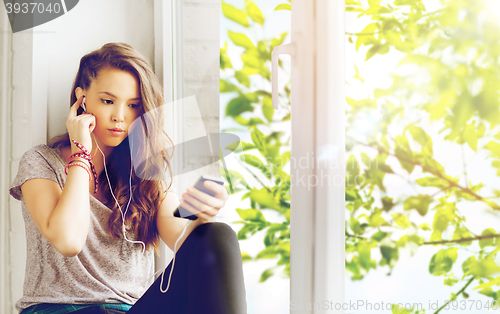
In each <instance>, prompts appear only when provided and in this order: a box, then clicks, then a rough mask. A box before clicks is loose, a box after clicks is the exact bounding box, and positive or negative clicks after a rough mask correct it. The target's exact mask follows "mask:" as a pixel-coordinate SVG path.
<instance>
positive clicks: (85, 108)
mask: <svg viewBox="0 0 500 314" xmlns="http://www.w3.org/2000/svg"><path fill="white" fill-rule="evenodd" d="M82 108H83V111H84V112H87V107H86V106H85V96H83V101H82Z"/></svg>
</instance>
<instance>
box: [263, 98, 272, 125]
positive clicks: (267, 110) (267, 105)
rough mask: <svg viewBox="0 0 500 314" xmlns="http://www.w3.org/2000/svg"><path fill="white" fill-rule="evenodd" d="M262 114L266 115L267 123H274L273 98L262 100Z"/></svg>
mask: <svg viewBox="0 0 500 314" xmlns="http://www.w3.org/2000/svg"><path fill="white" fill-rule="evenodd" d="M262 113H263V114H264V117H266V119H267V121H269V122H271V121H273V115H274V107H273V104H272V99H271V97H268V96H266V97H264V98H263V99H262Z"/></svg>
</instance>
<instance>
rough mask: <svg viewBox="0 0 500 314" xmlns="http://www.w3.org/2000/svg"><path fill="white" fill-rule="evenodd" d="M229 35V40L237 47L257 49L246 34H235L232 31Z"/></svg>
mask: <svg viewBox="0 0 500 314" xmlns="http://www.w3.org/2000/svg"><path fill="white" fill-rule="evenodd" d="M227 33H228V35H229V38H230V39H231V40H232V41H233V43H234V44H235V45H236V46H240V47H243V48H246V49H252V48H255V45H254V44H253V42H252V41H251V40H250V39H249V38H248V37H247V36H246V35H245V34H242V33H235V32H232V31H228V32H227Z"/></svg>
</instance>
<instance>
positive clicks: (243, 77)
mask: <svg viewBox="0 0 500 314" xmlns="http://www.w3.org/2000/svg"><path fill="white" fill-rule="evenodd" d="M234 77H236V79H237V80H238V82H240V83H241V84H243V85H245V86H246V87H250V79H248V76H246V75H245V73H243V71H241V70H240V71H236V72H235V73H234ZM247 99H248V97H247ZM249 100H250V101H251V99H249ZM251 102H252V101H251Z"/></svg>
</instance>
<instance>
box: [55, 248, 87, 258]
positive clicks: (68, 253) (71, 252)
mask: <svg viewBox="0 0 500 314" xmlns="http://www.w3.org/2000/svg"><path fill="white" fill-rule="evenodd" d="M81 251H82V249H81V248H80V249H78V248H67V249H65V250H61V251H59V252H60V253H61V254H62V255H63V256H64V257H75V256H77V255H78V254H80V252H81Z"/></svg>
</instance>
